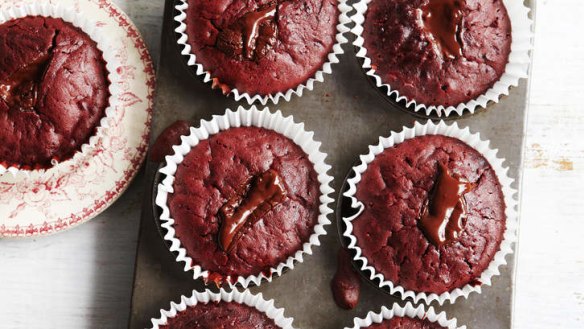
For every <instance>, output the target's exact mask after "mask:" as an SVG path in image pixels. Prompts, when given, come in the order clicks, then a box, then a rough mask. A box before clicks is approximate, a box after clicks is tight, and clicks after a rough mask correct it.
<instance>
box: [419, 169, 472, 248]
mask: <svg viewBox="0 0 584 329" xmlns="http://www.w3.org/2000/svg"><path fill="white" fill-rule="evenodd" d="M438 167H439V171H440V172H439V173H438V178H437V180H436V182H435V183H434V188H433V191H432V194H431V196H430V198H429V200H428V201H427V204H426V205H424V207H423V208H422V215H421V217H420V219H419V221H418V223H419V226H420V228H421V229H422V231H423V232H424V234H425V235H426V237H427V238H428V240H430V242H431V243H432V244H434V245H436V246H441V245H443V244H445V243H448V242H451V241H454V240H456V239H458V237H459V235H460V232H461V231H462V220H463V219H464V218H465V217H466V201H465V200H464V194H466V193H468V192H470V191H471V190H472V189H473V188H474V187H475V186H474V184H472V183H469V182H464V181H460V180H458V179H457V178H455V177H454V176H452V175H451V174H450V173H449V172H448V168H446V166H445V165H443V164H439V165H438Z"/></svg>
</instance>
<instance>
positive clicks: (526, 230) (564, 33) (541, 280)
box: [514, 0, 584, 329]
mask: <svg viewBox="0 0 584 329" xmlns="http://www.w3.org/2000/svg"><path fill="white" fill-rule="evenodd" d="M536 15H537V19H536V22H537V23H536V35H535V48H536V49H535V54H534V64H533V75H532V81H531V97H530V99H531V106H530V110H529V118H528V131H527V139H526V145H527V150H526V167H525V171H524V176H523V178H524V183H523V205H522V207H523V208H522V212H523V213H522V222H521V232H520V240H519V255H518V256H519V261H518V268H517V277H516V291H515V294H516V295H515V318H514V323H515V326H514V327H515V328H521V329H523V328H526V329H531V328H533V329H539V328H542V329H543V328H582V327H584V253H582V241H583V237H582V236H583V232H584V207H583V204H584V202H583V200H584V190H583V189H582V184H583V183H584V138H583V137H584V112H583V111H584V108H583V107H582V104H583V103H584V80H583V74H584V39H582V37H581V33H582V31H584V20H583V19H582V17H583V15H584V2H583V1H581V0H563V1H538V3H537V14H536Z"/></svg>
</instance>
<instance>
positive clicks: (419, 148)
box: [353, 135, 506, 294]
mask: <svg viewBox="0 0 584 329" xmlns="http://www.w3.org/2000/svg"><path fill="white" fill-rule="evenodd" d="M355 197H356V198H357V199H358V200H359V201H361V202H362V203H363V205H364V211H363V212H362V214H361V215H360V216H359V217H357V218H356V219H355V220H354V221H353V234H354V235H355V237H356V238H357V245H358V246H359V247H360V248H361V249H362V251H363V257H365V258H366V259H367V261H368V263H369V265H371V266H373V267H374V268H375V270H376V271H377V273H380V274H383V275H384V277H385V280H389V281H392V282H393V283H394V284H397V285H401V286H402V287H404V288H405V289H407V290H413V291H416V292H426V293H436V294H441V293H443V292H447V291H452V290H453V289H455V288H461V287H463V286H465V285H466V284H472V285H477V284H481V282H480V281H479V278H480V276H481V274H482V272H483V271H484V270H485V269H486V268H487V267H488V265H489V263H490V262H491V260H492V259H493V257H494V255H495V254H496V252H497V251H498V250H499V247H500V244H501V241H502V239H503V234H504V231H505V227H506V216H505V201H504V197H503V192H502V189H501V185H500V183H499V180H498V178H497V176H496V173H495V171H494V170H493V168H492V167H491V165H490V164H489V163H488V161H487V160H486V159H485V158H484V157H483V156H482V155H481V154H480V153H479V152H478V151H476V150H475V149H473V148H471V147H470V146H468V145H467V144H465V143H463V142H462V141H460V140H458V139H454V138H451V137H446V136H441V135H434V136H422V137H416V138H414V139H409V140H406V141H404V142H403V143H400V144H398V145H396V146H394V147H391V148H387V149H385V150H384V151H383V152H382V153H380V154H379V155H377V156H376V157H375V159H374V160H373V161H372V162H371V163H370V164H369V165H368V166H367V169H366V171H365V172H364V173H363V175H362V179H361V181H360V182H359V183H358V185H357V191H356V195H355Z"/></svg>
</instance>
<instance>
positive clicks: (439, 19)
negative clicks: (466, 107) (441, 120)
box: [362, 0, 511, 107]
mask: <svg viewBox="0 0 584 329" xmlns="http://www.w3.org/2000/svg"><path fill="white" fill-rule="evenodd" d="M363 28H364V31H363V34H362V35H363V39H364V47H365V48H366V49H367V57H369V58H370V59H371V66H372V68H373V69H375V71H376V74H377V75H378V76H379V77H380V78H381V80H382V81H383V83H384V84H389V85H390V86H391V88H392V90H397V91H398V92H399V94H400V96H405V97H406V98H407V99H408V100H415V101H416V102H417V103H418V104H420V103H421V104H425V105H428V106H431V105H435V106H439V105H443V106H445V107H448V106H457V105H459V104H460V103H466V102H468V101H470V100H473V99H476V98H477V97H479V96H480V95H482V94H484V93H485V92H486V91H487V90H489V89H490V88H491V87H492V86H493V85H494V84H495V82H497V81H498V80H499V79H500V78H501V76H502V75H503V73H504V71H505V67H506V65H507V62H508V60H509V53H510V51H511V22H510V19H509V16H508V15H507V10H506V8H505V5H504V4H503V1H502V0H493V1H480V0H373V1H372V2H371V3H369V5H368V8H367V12H366V15H365V22H364V23H363Z"/></svg>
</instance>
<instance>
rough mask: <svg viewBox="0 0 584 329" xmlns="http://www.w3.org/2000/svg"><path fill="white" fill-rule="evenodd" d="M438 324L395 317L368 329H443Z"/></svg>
mask: <svg viewBox="0 0 584 329" xmlns="http://www.w3.org/2000/svg"><path fill="white" fill-rule="evenodd" d="M443 328H444V327H442V326H441V325H439V324H438V323H434V322H430V321H428V320H426V319H424V320H422V319H418V318H408V317H403V318H402V317H399V316H396V317H393V318H391V319H389V320H384V321H382V322H381V323H376V324H372V325H370V326H369V327H367V329H443Z"/></svg>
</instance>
